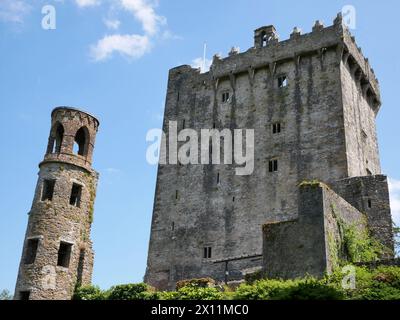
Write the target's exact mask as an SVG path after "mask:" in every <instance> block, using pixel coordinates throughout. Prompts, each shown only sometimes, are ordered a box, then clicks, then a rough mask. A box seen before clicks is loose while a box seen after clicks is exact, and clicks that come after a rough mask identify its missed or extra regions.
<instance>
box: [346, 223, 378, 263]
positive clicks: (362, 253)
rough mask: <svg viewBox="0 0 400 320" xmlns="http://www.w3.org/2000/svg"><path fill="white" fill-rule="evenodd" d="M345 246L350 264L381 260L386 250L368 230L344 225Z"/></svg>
mask: <svg viewBox="0 0 400 320" xmlns="http://www.w3.org/2000/svg"><path fill="white" fill-rule="evenodd" d="M343 246H344V248H345V250H346V253H347V256H348V259H349V261H350V262H360V261H362V262H369V261H376V260H378V259H379V256H381V255H382V254H383V253H384V251H385V248H384V246H383V245H382V244H381V243H380V242H378V241H377V240H375V239H374V238H372V237H371V236H370V235H369V232H368V231H367V230H360V229H358V228H356V227H355V226H354V225H345V224H343Z"/></svg>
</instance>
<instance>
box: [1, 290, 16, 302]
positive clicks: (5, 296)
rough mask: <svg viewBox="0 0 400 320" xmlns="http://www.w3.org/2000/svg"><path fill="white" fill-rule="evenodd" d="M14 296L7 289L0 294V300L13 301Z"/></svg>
mask: <svg viewBox="0 0 400 320" xmlns="http://www.w3.org/2000/svg"><path fill="white" fill-rule="evenodd" d="M12 298H13V297H12V295H11V293H10V291H8V290H7V289H4V290H3V291H1V292H0V300H12Z"/></svg>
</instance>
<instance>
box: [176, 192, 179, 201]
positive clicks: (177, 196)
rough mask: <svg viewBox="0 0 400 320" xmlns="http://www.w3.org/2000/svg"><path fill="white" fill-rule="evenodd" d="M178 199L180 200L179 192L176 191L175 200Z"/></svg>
mask: <svg viewBox="0 0 400 320" xmlns="http://www.w3.org/2000/svg"><path fill="white" fill-rule="evenodd" d="M178 198H179V191H178V190H176V191H175V199H176V200H178Z"/></svg>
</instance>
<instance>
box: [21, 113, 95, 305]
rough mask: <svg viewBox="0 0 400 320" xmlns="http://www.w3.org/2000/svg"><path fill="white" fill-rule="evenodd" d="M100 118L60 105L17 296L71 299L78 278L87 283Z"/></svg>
mask: <svg viewBox="0 0 400 320" xmlns="http://www.w3.org/2000/svg"><path fill="white" fill-rule="evenodd" d="M98 127H99V121H98V120H97V119H96V118H95V117H93V116H92V115H90V114H88V113H86V112H83V111H80V110H77V109H73V108H69V107H59V108H56V109H54V110H53V112H52V115H51V131H50V137H49V143H48V147H47V152H46V155H45V156H44V160H43V161H42V162H41V163H40V165H39V168H40V171H39V179H38V183H37V187H36V191H35V196H34V199H33V204H32V209H31V211H30V212H29V221H28V227H27V231H26V235H25V241H24V246H23V251H22V258H21V262H20V267H19V272H18V279H17V284H16V288H15V295H14V298H15V299H19V300H27V299H30V300H41V299H46V300H50V299H56V300H65V299H71V297H72V294H73V292H74V288H75V286H76V285H77V284H82V285H86V284H90V283H91V277H92V269H93V250H92V242H91V240H90V230H91V224H92V221H93V208H94V200H95V195H96V187H97V180H98V173H97V172H96V171H94V170H93V169H92V156H93V149H94V144H95V138H96V134H97V130H98Z"/></svg>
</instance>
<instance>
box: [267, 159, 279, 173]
mask: <svg viewBox="0 0 400 320" xmlns="http://www.w3.org/2000/svg"><path fill="white" fill-rule="evenodd" d="M268 169H269V172H275V171H278V160H277V159H273V160H270V161H269V164H268Z"/></svg>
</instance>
